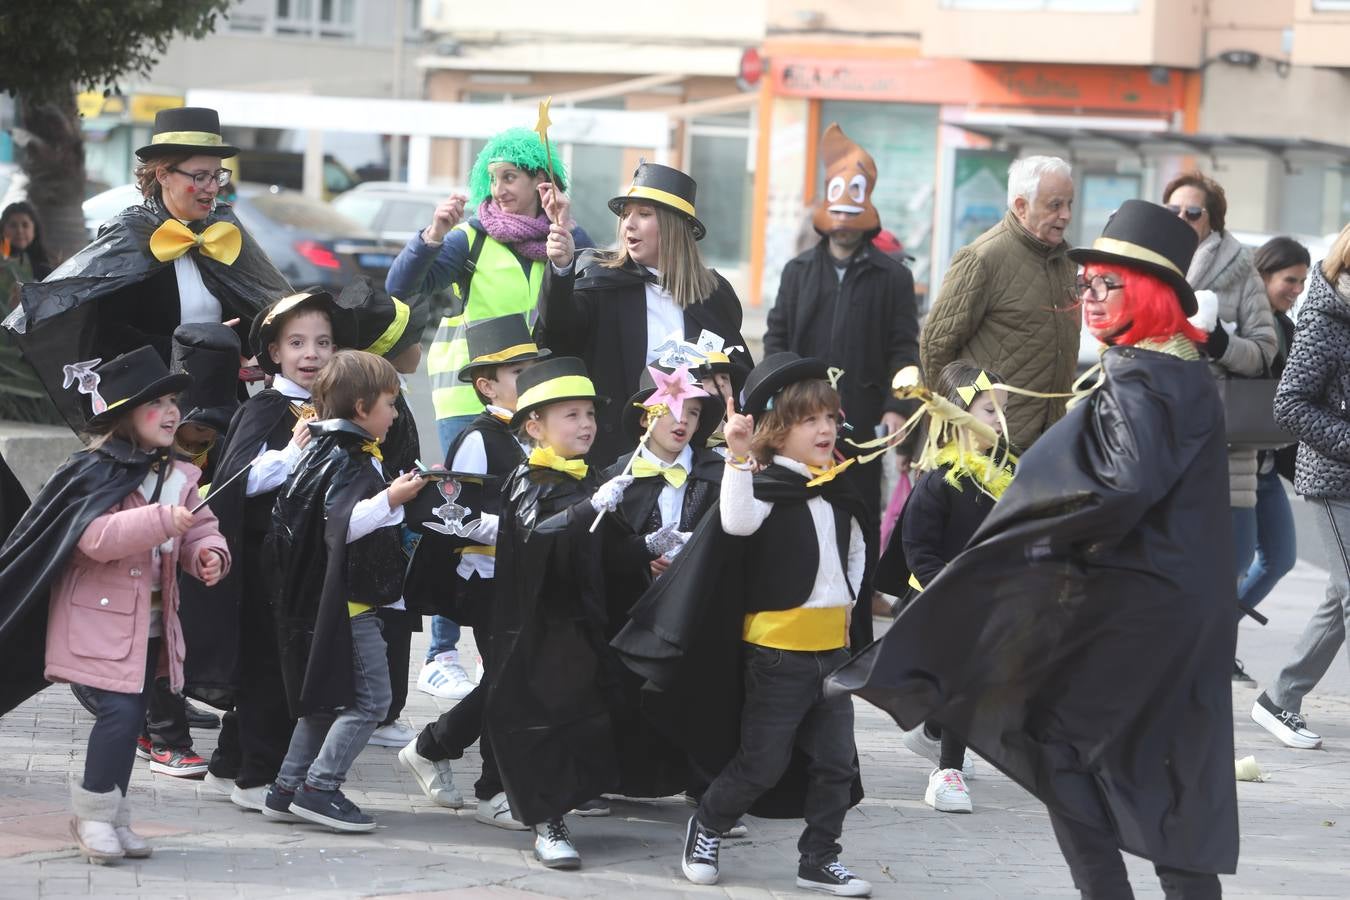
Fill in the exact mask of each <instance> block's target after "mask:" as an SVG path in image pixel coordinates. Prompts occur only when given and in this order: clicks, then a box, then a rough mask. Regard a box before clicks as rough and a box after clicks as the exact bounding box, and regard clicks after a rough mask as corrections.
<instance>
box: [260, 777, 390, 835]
mask: <svg viewBox="0 0 1350 900" xmlns="http://www.w3.org/2000/svg"><path fill="white" fill-rule="evenodd" d="M269 793H270V792H269ZM289 811H290V812H293V813H295V814H296V815H297V816H299V817H300V818H302V819H304V820H305V821H307V822H313V823H314V824H316V825H326V826H328V827H329V828H331V829H333V830H334V831H374V830H375V820H374V819H372V818H371V817H370V816H368V815H366V814H365V813H363V812H361V807H359V806H357V805H356V804H355V803H353V802H352V801H350V800H348V799H347V798H346V796H344V795H343V793H342V791H340V790H332V791H319V790H315V789H314V788H312V787H310V786H309V785H305V786H304V787H302V788H301V789H300V790H298V791H296V792H295V796H294V798H292V800H291V805H290V807H289Z"/></svg>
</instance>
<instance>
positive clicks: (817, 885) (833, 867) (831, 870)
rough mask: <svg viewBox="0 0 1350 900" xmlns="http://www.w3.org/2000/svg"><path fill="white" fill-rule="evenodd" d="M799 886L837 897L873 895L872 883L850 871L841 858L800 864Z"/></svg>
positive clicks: (798, 870) (798, 873) (798, 868)
mask: <svg viewBox="0 0 1350 900" xmlns="http://www.w3.org/2000/svg"><path fill="white" fill-rule="evenodd" d="M797 887H799V888H805V889H806V890H808V891H820V892H821V893H822V894H834V895H835V896H836V897H870V896H872V885H871V884H870V883H869V882H866V881H863V880H862V879H861V878H859V877H858V876H857V875H854V874H853V873H852V872H850V871H849V870H848V869H847V868H845V867H844V864H843V863H841V862H839V860H835V861H834V862H828V863H826V864H825V865H823V866H808V865H807V864H806V863H800V864H798V866H797Z"/></svg>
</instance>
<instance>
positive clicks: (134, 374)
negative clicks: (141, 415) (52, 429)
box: [66, 347, 238, 425]
mask: <svg viewBox="0 0 1350 900" xmlns="http://www.w3.org/2000/svg"><path fill="white" fill-rule="evenodd" d="M236 362H237V361H236ZM237 375H238V372H237V371H236V377H237ZM66 376H67V378H69V379H70V381H71V382H72V384H71V386H72V387H74V388H76V389H77V390H79V392H80V393H81V394H86V395H88V396H89V398H90V408H91V411H92V415H91V416H90V418H89V422H88V423H87V424H89V425H98V424H104V423H107V422H110V421H112V420H113V419H115V418H117V417H118V416H120V415H122V414H123V413H127V412H130V411H131V410H132V409H135V408H136V406H138V405H139V404H141V403H145V402H146V401H147V400H154V399H155V398H156V397H163V396H164V395H165V394H178V393H181V392H183V391H184V390H186V389H187V388H188V386H189V385H191V384H192V376H191V375H186V374H178V375H170V374H169V370H168V368H167V367H166V366H165V365H164V360H163V359H161V358H160V355H159V354H158V353H156V352H155V350H154V348H153V347H138V348H136V349H135V350H132V351H131V352H130V353H123V354H122V355H121V356H119V357H117V358H116V359H113V360H110V361H108V362H106V363H103V364H102V365H100V366H97V367H92V366H89V365H88V364H86V363H75V364H74V365H71V366H66ZM100 407H103V409H102V411H99V408H100Z"/></svg>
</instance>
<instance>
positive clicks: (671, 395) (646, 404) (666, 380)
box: [591, 365, 709, 534]
mask: <svg viewBox="0 0 1350 900" xmlns="http://www.w3.org/2000/svg"><path fill="white" fill-rule="evenodd" d="M647 372H648V373H649V374H650V375H651V376H652V382H653V383H654V384H655V385H656V390H654V391H652V392H651V393H650V394H648V395H647V398H646V399H645V400H643V401H642V408H643V409H645V410H646V411H647V430H646V431H644V432H643V433H642V437H641V438H640V439H639V440H638V445H637V448H636V449H634V450H633V455H632V456H630V457H628V464H627V465H626V466H624V467H623V471H622V472H620V473H619V474H620V475H627V474H628V473H629V472H630V471H631V470H632V468H633V461H634V460H636V459H637V458H638V450H640V449H642V448H643V447H645V446H647V440H648V438H650V437H651V436H652V431H653V430H654V429H655V428H656V423H657V422H659V421H661V417H662V416H664V415H665V414H666V413H670V414H671V415H672V416H674V417H675V419H676V420H677V421H678V420H679V419H680V417H681V416H682V415H684V401H686V400H690V399H696V398H698V397H707V396H709V394H708V392H707V391H705V390H704V389H703V388H701V387H699V386H698V385H697V384H695V383H693V381H691V380H690V378H689V366H687V365H685V366H680V367H679V368H677V369H676V370H675V371H674V372H669V373H667V372H663V371H661V370H660V369H658V368H655V367H654V366H648V367H647ZM604 517H605V514H604V512H603V511H601V512H598V513H596V514H595V521H594V522H592V523H591V533H592V534H594V533H595V529H597V528H599V527H600V520H601V519H603V518H604Z"/></svg>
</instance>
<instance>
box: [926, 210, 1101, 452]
mask: <svg viewBox="0 0 1350 900" xmlns="http://www.w3.org/2000/svg"><path fill="white" fill-rule="evenodd" d="M1068 251H1069V246H1068V244H1060V245H1059V246H1057V247H1050V246H1048V245H1046V244H1044V243H1042V242H1041V241H1038V240H1036V238H1034V237H1032V235H1031V234H1030V232H1028V231H1027V230H1026V229H1025V228H1023V227H1022V226H1021V224H1019V223H1018V221H1017V219H1016V218H1014V216H1013V214H1012V212H1011V211H1010V212H1008V214H1007V215H1005V216H1004V217H1003V221H1002V222H1000V223H998V224H997V225H995V226H994V227H993V228H990V229H989V230H988V231H986V232H985V233H984V234H982V235H980V236H979V237H978V238H976V239H975V240H974V241H973V242H972V243H970V244H969V245H968V246H966V247H963V248H961V250H959V251H958V252H957V254H956V255H955V256H953V257H952V263H951V266H950V268H948V269H947V275H946V277H945V278H944V279H943V281H942V291H941V293H939V294H938V298H937V301H936V302H935V303H934V304H933V309H932V311H931V312H929V314H928V321H927V322H926V323H925V324H924V328H923V334H922V335H920V344H919V350H920V355H921V358H922V361H923V371H924V378H925V380H926V382H927V383H928V384H929V385H936V384H937V376H938V373H939V372H941V371H942V368H943V366H945V365H947V363H950V362H953V361H954V360H958V359H966V360H970V361H972V362H974V363H975V364H976V365H979V366H980V367H982V368H985V369H988V370H990V371H992V372H996V373H997V374H999V375H1001V376H1002V377H1003V378H1004V380H1005V381H1006V383H1007V384H1010V385H1013V386H1014V387H1020V388H1026V389H1028V390H1032V391H1040V392H1041V393H1067V392H1068V390H1069V388H1070V387H1071V386H1072V385H1073V380H1074V373H1075V370H1076V367H1077V362H1078V340H1079V334H1080V332H1081V329H1082V324H1081V323H1082V314H1081V312H1080V310H1079V308H1078V301H1077V298H1075V297H1074V292H1073V282H1074V277H1075V276H1076V274H1077V271H1078V267H1077V266H1076V265H1075V264H1074V263H1073V262H1072V261H1071V260H1070V259H1069V257H1068ZM1065 402H1066V401H1064V400H1043V399H1039V398H1035V397H1019V396H1017V395H1015V394H1014V395H1012V396H1010V397H1009V398H1008V410H1007V415H1008V428H1009V430H1010V431H1011V438H1012V442H1013V443H1014V444H1015V445H1016V446H1018V447H1019V448H1021V449H1023V450H1025V449H1026V448H1028V447H1030V446H1031V444H1032V443H1033V442H1034V441H1035V440H1036V439H1037V438H1038V437H1040V436H1041V435H1042V434H1043V433H1044V432H1045V430H1046V429H1047V428H1049V427H1050V426H1051V425H1053V424H1054V423H1055V422H1056V421H1058V420H1059V418H1060V417H1061V416H1063V415H1064V406H1065Z"/></svg>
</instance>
